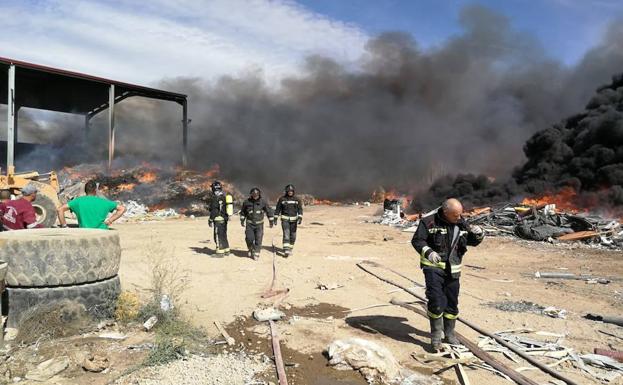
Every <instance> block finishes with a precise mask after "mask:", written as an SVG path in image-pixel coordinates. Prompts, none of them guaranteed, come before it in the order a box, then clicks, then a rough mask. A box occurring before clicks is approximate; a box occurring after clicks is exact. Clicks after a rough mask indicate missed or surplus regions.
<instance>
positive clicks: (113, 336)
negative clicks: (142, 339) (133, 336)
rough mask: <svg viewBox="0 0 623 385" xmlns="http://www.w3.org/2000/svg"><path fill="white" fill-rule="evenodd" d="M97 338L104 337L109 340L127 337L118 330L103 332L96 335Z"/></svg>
mask: <svg viewBox="0 0 623 385" xmlns="http://www.w3.org/2000/svg"><path fill="white" fill-rule="evenodd" d="M97 336H98V337H99V338H105V339H109V340H125V339H126V338H128V336H127V335H125V334H122V333H119V332H103V333H99V334H98V335H97Z"/></svg>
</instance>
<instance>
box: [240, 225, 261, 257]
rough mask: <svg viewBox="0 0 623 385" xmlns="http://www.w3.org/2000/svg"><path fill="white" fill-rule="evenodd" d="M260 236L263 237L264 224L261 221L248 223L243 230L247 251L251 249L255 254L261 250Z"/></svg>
mask: <svg viewBox="0 0 623 385" xmlns="http://www.w3.org/2000/svg"><path fill="white" fill-rule="evenodd" d="M262 238H264V224H263V223H258V224H256V223H249V222H248V221H247V226H246V228H245V230H244V239H245V241H246V242H247V248H248V249H249V251H253V252H255V253H256V254H259V253H260V250H262Z"/></svg>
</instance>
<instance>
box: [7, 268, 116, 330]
mask: <svg viewBox="0 0 623 385" xmlns="http://www.w3.org/2000/svg"><path fill="white" fill-rule="evenodd" d="M120 289H121V287H120V283H119V277H118V276H115V277H113V278H109V279H105V280H103V281H99V282H94V283H86V284H83V285H73V286H58V287H38V288H20V287H8V288H6V291H5V293H4V295H3V298H2V302H3V303H2V312H3V313H4V315H6V316H7V326H8V327H13V328H19V325H20V322H21V321H22V319H23V317H24V315H25V314H28V313H29V312H30V311H31V310H33V309H34V308H36V307H37V306H40V305H46V306H47V305H50V304H52V303H55V302H58V301H63V300H69V301H76V302H78V303H80V304H82V305H84V307H85V308H86V310H87V312H88V313H89V314H91V315H93V316H95V317H97V318H106V317H110V316H111V314H112V312H113V311H114V308H115V304H116V302H117V297H118V296H119V292H120Z"/></svg>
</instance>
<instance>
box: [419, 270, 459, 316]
mask: <svg viewBox="0 0 623 385" xmlns="http://www.w3.org/2000/svg"><path fill="white" fill-rule="evenodd" d="M423 271H424V279H425V281H426V298H427V299H428V316H429V317H430V318H441V317H442V316H443V317H444V318H448V319H456V318H457V317H458V315H459V288H460V284H459V279H458V278H452V276H451V275H450V274H449V273H446V272H445V271H443V270H441V269H439V268H436V267H424V268H423Z"/></svg>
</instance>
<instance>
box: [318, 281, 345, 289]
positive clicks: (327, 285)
mask: <svg viewBox="0 0 623 385" xmlns="http://www.w3.org/2000/svg"><path fill="white" fill-rule="evenodd" d="M340 287H344V285H340V284H339V283H337V282H330V283H319V284H318V285H317V286H316V289H320V290H335V289H339V288H340Z"/></svg>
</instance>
